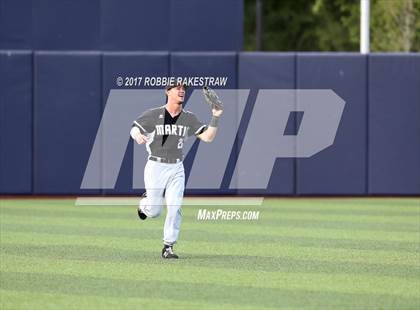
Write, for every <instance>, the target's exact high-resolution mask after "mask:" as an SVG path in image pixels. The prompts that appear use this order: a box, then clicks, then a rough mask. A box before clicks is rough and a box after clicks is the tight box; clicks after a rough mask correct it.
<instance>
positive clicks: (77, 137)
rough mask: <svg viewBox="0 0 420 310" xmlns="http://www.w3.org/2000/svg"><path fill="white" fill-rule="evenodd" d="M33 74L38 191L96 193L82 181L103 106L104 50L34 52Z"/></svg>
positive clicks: (35, 184)
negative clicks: (101, 51)
mask: <svg viewBox="0 0 420 310" xmlns="http://www.w3.org/2000/svg"><path fill="white" fill-rule="evenodd" d="M34 79H35V83H34V86H35V87H34V94H35V96H34V134H35V141H34V164H35V166H34V193H36V194H79V193H98V192H99V191H96V190H83V191H82V190H81V189H80V185H81V181H82V178H83V175H84V172H85V168H86V165H87V162H88V159H89V155H90V152H91V148H92V146H93V143H94V140H95V135H96V131H97V129H98V126H99V121H100V117H101V111H102V101H101V99H102V98H101V93H102V89H101V55H100V54H99V53H96V52H78V53H75V52H72V53H65V52H38V53H35V72H34Z"/></svg>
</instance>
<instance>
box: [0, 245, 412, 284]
mask: <svg viewBox="0 0 420 310" xmlns="http://www.w3.org/2000/svg"><path fill="white" fill-rule="evenodd" d="M0 250H1V252H2V253H4V255H16V256H20V257H37V258H49V259H52V258H54V259H71V260H87V261H94V262H125V263H132V264H137V265H138V264H141V265H145V268H147V266H148V265H150V264H159V265H160V264H161V263H162V262H161V261H160V258H159V251H158V250H157V249H156V250H154V251H153V250H151V251H145V250H143V249H141V250H121V249H118V250H115V249H111V248H104V247H98V246H62V245H58V246H55V245H54V246H34V245H15V244H2V245H1V246H0ZM209 260H210V261H211V267H212V268H222V269H223V268H229V269H235V270H236V269H239V270H251V271H252V270H255V271H258V270H263V271H270V272H278V271H282V272H308V273H349V274H372V275H382V276H391V277H403V278H415V279H417V278H418V277H419V274H420V266H419V265H417V266H407V265H390V264H388V265H383V264H380V262H378V263H350V262H346V263H342V262H339V261H337V262H336V261H328V262H325V261H317V260H316V259H310V258H309V259H303V260H300V259H298V258H284V257H281V258H277V257H261V256H257V255H228V254H223V253H221V254H217V255H211V254H208V255H203V254H191V253H188V252H183V253H182V255H181V260H180V261H179V264H188V265H192V266H203V265H207V264H208V261H209Z"/></svg>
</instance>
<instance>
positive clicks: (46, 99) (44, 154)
mask: <svg viewBox="0 0 420 310" xmlns="http://www.w3.org/2000/svg"><path fill="white" fill-rule="evenodd" d="M418 72H420V55H419V54H405V55H401V54H371V55H368V56H362V55H359V54H346V53H343V54H342V53H239V54H238V53H235V52H172V53H171V52H64V51H61V52H58V51H56V52H29V51H17V50H14V51H4V50H3V51H0V82H1V83H0V168H1V171H0V193H1V194H77V195H80V194H135V193H138V192H139V191H140V190H138V189H136V190H133V189H132V184H133V150H134V148H133V143H132V142H131V141H130V142H129V143H128V146H127V150H126V153H125V157H124V160H123V163H122V166H121V171H120V174H119V177H118V180H117V183H116V187H115V189H113V190H102V189H97V190H95V189H93V190H81V189H80V185H81V181H82V178H83V174H84V171H85V168H86V165H87V162H88V160H89V156H90V152H91V150H92V146H93V142H94V140H95V136H96V133H97V130H98V127H99V123H100V121H101V116H102V113H103V110H104V105H105V103H106V99H107V97H108V95H109V92H110V90H111V89H116V88H121V87H117V86H116V77H117V76H123V77H124V76H150V75H155V76H167V75H175V76H179V75H182V76H184V75H187V76H197V75H198V76H211V75H216V76H227V77H228V85H227V86H226V88H227V89H236V88H240V89H250V95H249V98H248V100H247V102H246V106H245V108H244V113H243V114H241V115H238V117H237V124H232V125H235V126H239V130H238V133H237V135H236V138H235V142H234V146H233V149H231V146H229V149H228V150H226V152H229V156H228V157H229V160H228V163H227V165H226V171H225V174H224V177H223V180H222V186H221V189H220V190H219V191H218V190H205V189H203V190H200V189H194V190H192V191H191V193H195V194H199V193H214V194H217V193H226V194H229V193H231V194H235V193H239V194H242V193H246V194H267V195H371V194H372V195H419V194H420V75H419V74H418ZM294 88H299V89H318V88H322V89H332V90H333V91H335V92H336V93H337V94H338V95H339V96H341V98H343V99H344V100H345V101H346V106H345V108H344V112H343V116H342V119H341V123H340V126H339V128H338V131H337V135H336V138H335V141H334V144H333V145H331V146H330V147H328V148H326V149H325V150H323V151H321V152H319V153H317V154H315V155H314V156H312V157H310V158H298V159H294V158H288V159H287V158H278V159H277V160H276V162H275V164H274V167H273V172H272V174H271V178H270V181H269V184H268V188H267V190H266V191H261V190H252V189H251V190H247V191H246V192H242V191H239V192H238V191H232V190H231V189H230V188H229V184H230V179H231V178H232V175H233V173H234V169H235V164H236V159H237V157H238V152H239V151H240V149H241V143H242V141H243V137H244V135H245V134H246V130H247V125H248V121H249V119H250V116H251V114H252V110H253V108H254V103H255V98H256V96H257V93H258V90H260V89H294ZM189 94H191V93H190V92H189ZM162 98H163V99H164V97H162ZM163 99H162V100H163ZM162 103H163V102H162ZM157 104H159V103H157ZM186 108H187V109H190V110H192V111H195V109H196V108H195V107H189V106H188V103H187V105H186ZM140 112H141V111H140ZM196 112H197V113H198V114H200V113H202V111H201V110H200V111H199V110H197V111H196ZM136 116H137V115H135V116H133V118H135V117H136ZM203 121H207V119H203ZM302 121H305V119H304V117H303V120H302ZM223 125H224V126H226V125H227V124H223ZM231 127H232V126H227V127H226V128H227V129H226V130H231V129H232V128H234V127H232V128H231ZM235 128H236V127H235ZM222 134H223V133H222V132H220V133H219V135H222ZM280 134H281V133H280ZM262 139H266V143H270V142H269V139H270V138H269V137H262ZM197 150H199V149H198V142H195V143H193V145H192V146H191V151H190V153H189V154H188V156H187V158H186V160H185V166H186V170H187V175H188V174H189V172H190V171H189V169H190V168H191V165H192V163H193V158H194V156H195V155H196V153H197V152H198V151H197ZM263 151H264V149H261V152H263ZM255 164H256V165H258V158H257V159H256V160H255ZM105 170H106V167H103V171H105ZM136 173H137V172H136ZM101 177H102V176H98V178H101Z"/></svg>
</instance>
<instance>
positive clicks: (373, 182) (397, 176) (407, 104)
mask: <svg viewBox="0 0 420 310" xmlns="http://www.w3.org/2000/svg"><path fill="white" fill-rule="evenodd" d="M368 140H369V194H387V195H390V194H395V195H398V194H409V195H419V194H420V55H419V54H405V55H404V54H395V55H393V54H372V55H370V56H369V138H368Z"/></svg>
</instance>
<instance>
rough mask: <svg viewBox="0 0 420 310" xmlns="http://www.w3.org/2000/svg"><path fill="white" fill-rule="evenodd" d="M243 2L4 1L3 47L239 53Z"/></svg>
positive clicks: (0, 6) (0, 20)
mask: <svg viewBox="0 0 420 310" xmlns="http://www.w3.org/2000/svg"><path fill="white" fill-rule="evenodd" d="M243 11H244V7H243V0H229V1H226V0H212V1H208V0H179V1H178V0H177V1H174V0H124V1H118V0H37V1H31V0H0V49H2V48H3V49H6V48H9V49H24V48H25V49H32V50H105V51H169V50H172V51H239V50H241V49H242V42H243Z"/></svg>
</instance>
